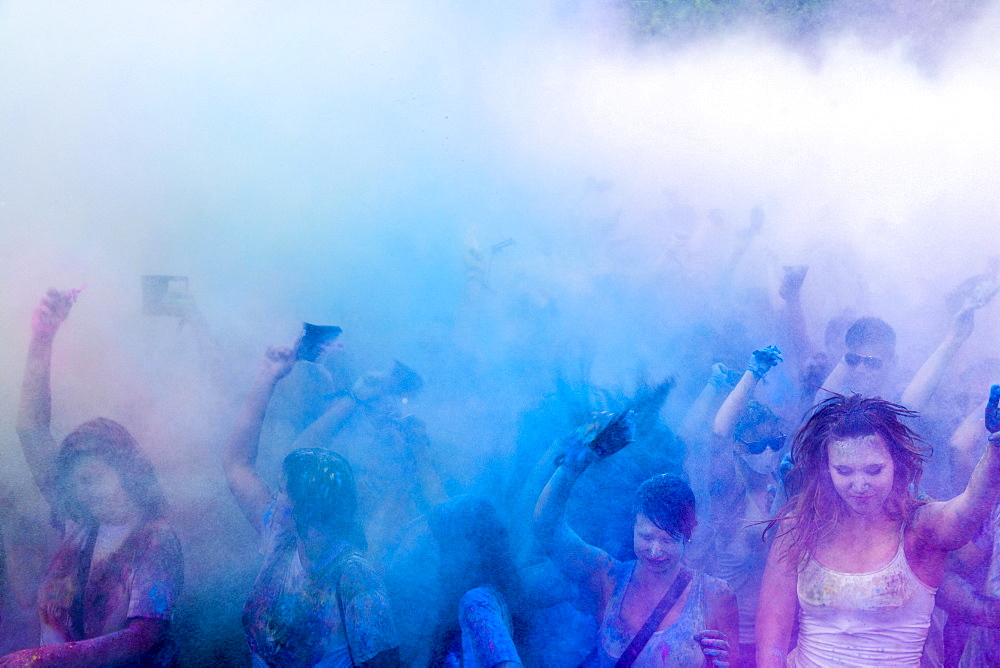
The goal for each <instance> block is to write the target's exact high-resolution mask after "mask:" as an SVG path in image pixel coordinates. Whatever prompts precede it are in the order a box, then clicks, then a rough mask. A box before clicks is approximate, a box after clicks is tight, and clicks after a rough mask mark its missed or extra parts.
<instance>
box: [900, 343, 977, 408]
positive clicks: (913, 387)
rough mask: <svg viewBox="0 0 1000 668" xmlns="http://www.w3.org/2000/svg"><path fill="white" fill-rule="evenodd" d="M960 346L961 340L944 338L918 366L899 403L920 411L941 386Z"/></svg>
mask: <svg viewBox="0 0 1000 668" xmlns="http://www.w3.org/2000/svg"><path fill="white" fill-rule="evenodd" d="M961 346H962V340H960V339H957V338H956V337H954V336H953V335H950V334H949V335H948V336H947V337H945V339H944V341H942V342H941V345H939V346H938V347H937V349H936V350H935V351H934V352H933V353H931V356H930V357H928V358H927V361H926V362H924V363H923V364H922V365H921V366H920V369H918V370H917V373H916V374H915V375H914V376H913V380H911V381H910V384H909V385H907V386H906V389H905V390H903V396H902V398H901V399H900V403H901V404H903V405H904V406H906V407H907V408H909V409H910V410H913V411H922V410H923V409H924V408H925V407H926V405H927V402H928V401H929V400H930V398H931V396H932V395H933V394H934V391H935V390H937V388H938V385H940V384H941V378H942V377H944V372H945V371H946V370H947V369H948V365H949V364H951V361H952V359H954V357H955V353H957V352H958V349H959V348H960V347H961Z"/></svg>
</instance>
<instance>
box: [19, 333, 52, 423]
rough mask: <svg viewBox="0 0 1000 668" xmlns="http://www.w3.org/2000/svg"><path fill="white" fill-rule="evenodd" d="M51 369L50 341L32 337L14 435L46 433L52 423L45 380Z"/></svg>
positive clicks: (48, 393)
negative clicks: (44, 431)
mask: <svg viewBox="0 0 1000 668" xmlns="http://www.w3.org/2000/svg"><path fill="white" fill-rule="evenodd" d="M51 368H52V338H51V337H47V336H38V335H35V336H33V337H32V338H31V343H30V344H29V346H28V360H27V363H26V364H25V367H24V382H23V384H22V386H21V405H20V408H19V410H18V414H17V431H18V433H22V432H35V431H38V430H46V431H47V430H48V429H49V424H50V422H51V419H52V394H51V388H50V381H49V378H50V376H51Z"/></svg>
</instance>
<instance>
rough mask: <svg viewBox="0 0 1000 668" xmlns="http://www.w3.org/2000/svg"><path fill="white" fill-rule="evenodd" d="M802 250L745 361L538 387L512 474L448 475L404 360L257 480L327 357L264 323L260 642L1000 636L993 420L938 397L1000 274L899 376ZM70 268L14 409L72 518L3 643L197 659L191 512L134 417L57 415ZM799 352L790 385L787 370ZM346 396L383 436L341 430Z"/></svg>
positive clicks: (242, 425) (252, 446)
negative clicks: (898, 383)
mask: <svg viewBox="0 0 1000 668" xmlns="http://www.w3.org/2000/svg"><path fill="white" fill-rule="evenodd" d="M805 275H806V271H805V268H804V267H791V268H788V269H787V271H786V274H785V276H784V282H783V284H782V287H781V298H782V299H783V302H784V311H783V313H782V318H783V320H782V322H783V323H784V325H783V327H784V332H785V335H786V336H785V338H784V339H783V341H782V348H784V349H785V352H782V350H779V349H778V347H776V346H775V345H764V344H765V343H768V342H760V343H759V347H758V348H757V349H756V350H754V351H753V352H752V354H750V356H749V359H748V360H747V363H746V367H745V369H731V368H728V367H727V366H726V365H725V364H723V363H721V362H716V363H715V364H714V365H713V366H712V367H711V369H706V370H705V371H706V375H707V376H708V380H707V382H706V384H705V387H704V390H702V391H701V393H700V394H698V396H697V397H696V398H695V399H694V401H693V402H692V403H691V404H690V405H689V406H688V407H687V408H686V410H685V411H684V415H683V419H681V420H678V424H676V425H675V428H674V429H670V428H668V427H667V426H666V425H665V424H664V420H663V419H662V407H663V405H664V402H665V401H666V399H667V397H668V395H669V393H670V391H671V389H672V382H671V381H670V380H669V379H668V380H665V381H663V382H661V383H659V384H655V383H646V384H645V385H643V386H641V387H639V388H638V389H637V390H636V391H635V392H634V393H633V394H632V395H631V396H627V397H612V396H610V394H609V393H603V394H602V393H601V392H600V391H598V390H596V388H589V389H588V390H585V391H584V392H583V393H582V394H583V396H584V397H585V398H584V399H582V400H581V399H580V397H581V393H580V392H576V393H575V394H574V393H571V392H568V391H566V392H563V393H562V395H560V392H559V391H557V392H556V393H554V394H553V396H552V397H548V398H546V399H545V400H543V401H542V402H541V403H539V405H538V406H536V407H535V409H534V415H533V414H532V412H531V411H526V412H525V413H524V414H523V416H522V433H521V435H520V438H519V439H518V442H517V444H516V445H512V447H513V448H516V454H515V459H516V463H515V464H514V465H512V466H510V467H508V469H509V472H508V475H507V480H506V481H505V483H504V493H503V495H502V496H494V497H493V498H489V497H487V496H484V495H482V494H468V493H453V491H452V490H450V489H449V485H448V481H447V480H443V479H442V476H441V473H440V471H441V467H440V466H439V462H436V459H435V458H436V453H435V449H434V445H433V443H432V442H431V439H430V437H429V435H428V432H429V430H428V428H427V425H425V424H424V423H423V422H422V421H421V420H420V419H418V418H416V417H414V416H412V415H407V414H405V410H404V409H405V406H406V404H405V401H406V399H407V397H408V396H410V395H412V394H414V393H416V392H418V391H420V388H421V386H422V384H423V381H422V379H421V378H420V376H419V375H418V374H416V373H415V372H414V371H413V370H411V369H409V368H408V367H406V366H405V365H403V364H400V363H397V364H396V365H395V366H394V367H393V368H392V369H391V370H389V371H386V372H383V373H373V374H366V375H364V376H361V377H360V378H358V379H357V380H356V381H355V382H353V383H352V384H350V387H349V388H347V389H344V390H343V391H341V392H338V393H336V394H334V395H333V396H332V397H330V398H329V400H328V401H327V402H326V403H325V404H324V407H323V410H322V411H321V412H320V413H319V414H318V415H315V416H313V417H312V418H311V419H310V422H309V424H307V425H303V428H302V429H301V430H299V432H298V433H296V434H294V438H293V439H291V441H290V442H289V443H287V448H285V450H284V452H285V453H287V455H286V456H284V458H283V460H282V461H281V466H280V475H279V476H278V479H277V480H267V479H266V477H267V476H265V475H263V474H262V472H261V471H260V470H259V465H258V454H259V450H260V449H261V447H262V438H261V436H262V431H263V430H264V425H265V420H266V419H267V415H268V411H269V407H271V406H272V397H273V395H274V392H275V388H276V387H278V385H279V384H280V383H281V382H282V380H283V379H284V378H286V377H287V376H288V375H289V373H290V372H291V371H292V369H293V367H294V366H295V365H296V364H314V362H301V361H298V360H299V359H300V358H301V355H299V354H298V353H299V350H298V348H299V347H300V346H301V342H293V343H292V345H289V346H274V347H271V348H269V349H268V350H267V351H266V353H265V354H264V355H263V357H262V359H261V361H260V367H259V370H258V372H257V374H256V376H255V377H254V379H253V381H252V383H251V384H250V387H249V389H248V391H247V392H246V394H245V398H244V400H243V403H242V406H241V408H240V410H239V412H238V415H237V417H236V420H235V422H234V423H233V424H232V425H231V429H230V436H229V438H228V440H227V441H226V442H225V444H224V445H223V446H222V447H221V462H222V465H221V467H220V470H219V471H218V475H219V476H220V477H223V476H224V479H225V481H226V483H227V484H228V488H229V490H230V491H231V493H232V498H233V500H234V501H235V503H236V505H237V506H238V507H239V509H240V510H241V511H242V514H243V515H244V516H245V519H246V521H247V522H248V523H249V525H250V527H252V529H253V530H254V531H255V533H256V535H257V536H258V537H259V550H260V554H261V562H260V568H259V572H258V574H257V576H256V578H255V579H254V580H253V582H252V583H250V582H248V583H246V589H245V595H246V599H245V604H244V607H243V618H242V621H243V631H244V634H245V637H246V646H247V647H248V651H249V655H250V657H251V658H252V662H253V665H255V666H331V667H332V666H339V667H348V666H369V667H374V666H400V665H407V666H410V665H412V666H449V667H452V666H454V667H458V666H466V667H473V666H475V667H481V668H516V667H517V666H566V667H567V668H573V667H575V666H595V667H604V668H610V667H612V666H614V667H616V668H626V667H628V666H636V668H640V667H642V668H654V667H666V666H681V667H683V666H691V667H695V666H704V665H710V666H720V667H721V666H732V667H738V666H762V667H763V666H799V667H805V666H833V665H851V666H886V665H892V666H921V665H930V666H935V665H936V666H964V667H971V666H984V665H1000V553H998V549H1000V503H998V502H1000V432H998V431H991V428H990V427H989V425H988V421H987V420H984V415H986V414H987V412H988V411H989V408H990V407H989V405H988V403H987V402H988V392H987V388H988V385H985V386H984V385H982V381H981V380H973V379H972V377H971V376H970V379H969V380H968V387H966V388H964V389H965V390H966V392H967V393H968V395H969V397H971V398H967V399H966V400H965V401H963V402H955V401H952V402H944V401H941V400H940V399H939V397H940V394H941V393H940V392H939V386H940V385H941V383H942V380H943V379H944V378H945V377H946V376H947V375H948V374H949V373H950V371H951V368H952V366H953V360H954V357H955V354H956V352H957V351H958V349H959V348H960V347H961V345H962V344H963V342H964V341H965V340H966V339H967V338H968V337H969V336H970V334H971V332H972V330H973V322H974V314H975V312H976V311H977V310H978V309H980V308H982V307H983V306H985V305H986V304H987V303H988V302H989V301H990V300H991V298H992V297H993V295H994V293H995V292H996V291H997V288H998V286H1000V284H998V283H997V279H996V277H995V276H992V277H990V276H986V277H980V278H979V279H978V280H977V281H973V282H972V283H970V284H969V285H967V286H964V288H961V289H960V290H959V291H957V292H956V295H957V296H956V297H955V302H954V304H953V308H952V311H953V315H952V320H951V328H950V330H949V332H948V333H947V335H946V336H945V338H944V340H943V341H942V343H941V344H940V346H938V348H937V349H935V350H934V352H933V353H932V354H931V355H930V357H929V358H928V359H927V361H926V362H925V363H924V364H923V365H922V366H921V367H920V368H919V370H918V371H917V373H916V374H915V375H914V376H913V378H912V379H911V380H910V381H909V382H908V383H907V384H906V385H905V389H902V390H901V391H900V390H898V389H897V388H894V387H893V386H892V385H891V383H889V381H888V379H887V372H888V371H889V370H890V369H891V368H892V367H893V365H894V363H895V358H896V351H895V347H896V335H895V332H894V330H893V328H892V327H891V326H890V325H889V324H887V323H886V322H884V321H883V320H881V319H879V318H876V317H860V318H852V319H851V320H850V321H847V322H845V321H844V320H843V319H840V320H837V319H834V320H831V321H830V324H829V326H828V327H827V337H826V341H825V348H824V349H823V350H813V349H811V345H810V343H809V338H808V336H806V334H805V329H806V328H805V323H804V316H803V313H802V308H801V304H800V303H799V296H798V294H799V289H800V287H801V285H802V283H803V280H804V279H805ZM77 297H78V292H77V291H72V290H71V291H57V290H52V291H50V292H49V293H48V294H47V295H46V296H45V297H44V298H43V299H42V301H41V303H40V304H39V305H38V307H37V308H36V310H35V311H34V313H33V316H32V321H31V341H30V345H29V349H28V356H27V363H26V367H25V375H24V384H23V388H22V394H21V404H20V409H19V413H18V418H17V425H16V427H17V434H18V437H19V439H20V443H21V446H22V450H23V454H24V458H25V460H26V462H27V464H28V467H29V468H30V471H31V473H32V475H33V477H34V482H35V484H36V485H37V487H38V489H39V490H40V492H41V493H42V495H43V496H44V498H45V500H46V501H47V502H48V504H49V506H50V508H51V520H52V523H53V526H55V527H56V528H57V530H58V532H59V535H60V536H61V538H60V540H59V543H58V545H57V546H55V547H54V550H53V551H52V557H51V560H50V562H49V564H48V567H47V569H46V570H45V573H44V576H43V577H42V578H41V581H40V582H38V583H37V592H38V593H37V607H38V614H39V618H40V635H39V637H38V638H37V642H35V643H33V644H32V646H30V647H26V648H24V649H20V650H18V651H15V652H13V653H10V654H8V655H6V656H4V657H0V666H36V665H38V666H46V665H49V666H65V665H80V666H111V665H151V666H169V665H183V664H184V663H185V661H184V657H183V655H182V653H180V652H179V651H178V642H177V637H176V630H175V628H174V626H173V625H172V621H173V619H174V614H175V612H176V609H177V604H178V601H179V600H182V599H183V597H184V596H185V592H184V589H183V585H184V574H185V569H184V560H183V557H182V549H181V542H180V541H179V540H178V538H177V536H176V535H175V533H174V531H173V530H172V529H171V526H170V511H169V509H168V507H167V504H166V501H165V496H164V494H163V492H162V491H161V489H160V485H159V484H158V482H157V474H156V472H155V470H154V467H153V465H152V464H151V463H150V461H149V459H148V457H147V456H146V455H144V453H143V447H142V446H141V445H140V444H139V443H137V442H136V440H135V439H134V438H133V436H132V435H131V434H130V432H129V430H128V429H127V428H126V427H125V426H123V425H122V424H119V423H118V422H115V421H113V420H110V419H107V418H101V417H98V418H95V419H92V420H89V421H87V422H85V423H83V424H81V425H79V426H78V427H76V428H75V429H73V430H72V431H71V432H70V433H69V434H68V435H67V436H65V437H63V439H62V440H61V442H59V441H57V439H56V437H55V436H54V435H53V433H52V419H51V412H52V410H51V409H52V397H51V390H50V383H51V380H50V377H51V360H52V351H53V346H54V345H55V342H56V339H57V333H58V331H59V329H60V326H61V325H62V323H63V322H64V321H65V320H66V318H67V317H69V315H70V312H71V310H72V309H73V307H74V303H75V302H76V300H77ZM314 352H315V351H314ZM320 352H322V351H320ZM780 365H786V366H791V367H793V368H794V374H793V375H792V377H794V378H795V379H796V384H795V387H793V388H791V389H790V390H789V389H784V390H782V388H780V387H777V386H776V385H773V384H772V385H768V380H767V379H768V377H769V374H773V369H775V367H778V366H780ZM980 375H982V374H980ZM989 381H990V382H997V381H1000V377H998V378H994V379H989ZM762 385H764V386H768V389H767V391H761V387H762ZM782 391H784V392H785V394H786V395H790V396H784V397H780V398H779V397H776V394H777V393H780V392H782ZM570 395H572V397H571V396H570ZM960 411H961V412H960ZM553 412H559V413H561V415H562V417H561V419H560V420H547V421H542V420H540V418H538V415H539V414H543V413H548V414H551V413H553ZM352 421H353V422H354V423H356V424H363V425H364V428H363V429H362V430H361V431H362V432H364V434H363V435H364V438H360V439H354V440H353V441H352V442H351V443H350V444H348V443H345V442H342V439H341V435H342V430H343V429H344V425H345V424H348V423H351V422H352ZM542 422H544V425H542V424H541V423H542ZM994 426H996V427H997V428H1000V425H994ZM918 431H919V432H924V433H925V434H926V437H924V436H922V435H921V434H920V433H918ZM949 431H950V432H951V433H950V434H949V433H948V432H949ZM365 442H368V443H371V444H377V446H373V447H371V448H365V447H362V446H363V445H364V443H365ZM359 443H360V445H359ZM931 446H933V447H931ZM390 469H391V470H392V471H393V472H392V474H391V475H390V473H389V471H390ZM400 471H403V472H404V475H400ZM925 472H926V473H927V476H926V477H925V476H924V473H925ZM0 556H2V553H0ZM219 568H225V563H224V562H220V565H219ZM8 570H9V569H7V568H4V569H2V570H0V575H4V576H5V575H6V574H7V571H8ZM3 586H4V580H3V579H0V587H3Z"/></svg>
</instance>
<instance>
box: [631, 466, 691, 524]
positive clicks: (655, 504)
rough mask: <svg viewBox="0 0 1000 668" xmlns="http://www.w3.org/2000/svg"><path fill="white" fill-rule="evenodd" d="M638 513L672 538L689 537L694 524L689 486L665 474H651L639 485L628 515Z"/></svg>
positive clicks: (637, 514)
mask: <svg viewBox="0 0 1000 668" xmlns="http://www.w3.org/2000/svg"><path fill="white" fill-rule="evenodd" d="M640 513H641V514H643V515H645V516H646V517H648V518H649V521H650V522H652V523H653V524H655V525H656V526H657V527H658V528H660V529H663V530H664V531H666V532H667V533H669V534H670V535H671V536H673V537H674V538H685V539H687V540H690V539H691V534H692V533H694V528H695V525H697V524H698V521H697V519H695V507H694V492H692V491H691V486H690V485H689V484H687V482H686V481H684V480H683V479H682V478H679V477H677V476H675V475H670V474H669V473H663V474H660V475H655V476H653V477H652V478H650V479H649V480H647V481H646V482H644V483H642V484H641V485H639V489H637V490H636V491H635V503H634V504H633V506H632V514H633V515H634V516H635V517H638V516H639V514H640Z"/></svg>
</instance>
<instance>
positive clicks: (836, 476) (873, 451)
mask: <svg viewBox="0 0 1000 668" xmlns="http://www.w3.org/2000/svg"><path fill="white" fill-rule="evenodd" d="M827 463H828V465H829V471H830V479H831V480H832V481H833V486H834V488H835V489H836V490H837V494H839V495H840V498H841V499H843V500H844V503H846V504H847V507H848V508H849V509H850V510H851V511H852V512H854V513H857V514H859V515H876V514H878V513H880V512H882V510H883V508H884V504H885V502H886V499H888V498H889V496H890V495H891V494H892V484H893V481H894V479H895V473H896V467H895V465H894V464H893V461H892V455H890V454H889V449H888V448H887V447H886V445H885V442H884V441H883V440H882V437H881V436H878V435H871V436H860V437H857V438H848V439H843V440H838V441H832V442H831V443H830V444H829V447H828V449H827Z"/></svg>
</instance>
